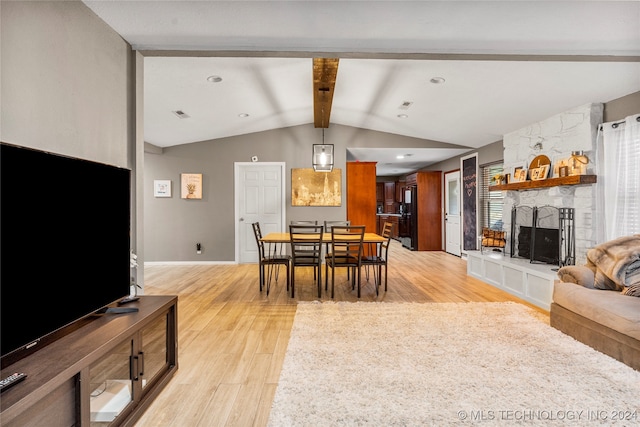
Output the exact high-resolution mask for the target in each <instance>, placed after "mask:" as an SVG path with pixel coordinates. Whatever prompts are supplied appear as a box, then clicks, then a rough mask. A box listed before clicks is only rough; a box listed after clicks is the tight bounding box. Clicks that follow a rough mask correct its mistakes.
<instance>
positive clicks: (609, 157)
mask: <svg viewBox="0 0 640 427" xmlns="http://www.w3.org/2000/svg"><path fill="white" fill-rule="evenodd" d="M598 164H599V167H598V182H599V183H601V187H600V188H601V193H600V194H603V197H602V198H601V201H600V206H599V211H600V212H603V213H604V226H605V227H604V236H602V238H603V239H604V241H608V240H611V239H615V238H617V237H621V236H628V235H631V234H638V233H640V114H636V115H633V116H629V117H627V118H626V119H625V120H624V121H620V122H609V123H603V124H602V126H601V128H600V130H599V132H598Z"/></svg>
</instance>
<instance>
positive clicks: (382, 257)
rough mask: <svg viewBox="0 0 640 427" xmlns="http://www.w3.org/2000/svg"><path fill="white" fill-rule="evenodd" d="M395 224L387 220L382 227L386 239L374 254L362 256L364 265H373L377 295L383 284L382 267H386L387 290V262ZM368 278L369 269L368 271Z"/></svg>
mask: <svg viewBox="0 0 640 427" xmlns="http://www.w3.org/2000/svg"><path fill="white" fill-rule="evenodd" d="M393 226H394V224H393V223H392V222H385V223H384V226H383V228H382V234H381V236H382V237H384V238H385V239H386V240H385V241H384V242H383V243H381V244H379V245H377V250H376V251H375V253H374V254H373V255H367V256H364V257H362V266H363V267H369V266H372V267H373V279H374V282H375V285H376V295H377V294H378V290H379V288H380V286H381V285H382V267H384V291H385V292H386V291H387V264H388V260H389V245H390V244H391V234H392V231H393ZM367 278H368V271H367Z"/></svg>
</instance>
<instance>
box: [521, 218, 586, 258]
mask: <svg viewBox="0 0 640 427" xmlns="http://www.w3.org/2000/svg"><path fill="white" fill-rule="evenodd" d="M573 217H574V209H572V208H556V207H553V206H542V207H530V206H514V207H513V210H512V212H511V257H518V258H526V259H528V260H529V261H530V262H532V263H544V264H552V265H558V266H563V265H573V264H574V263H575V254H574V250H575V235H574V230H575V227H574V223H573Z"/></svg>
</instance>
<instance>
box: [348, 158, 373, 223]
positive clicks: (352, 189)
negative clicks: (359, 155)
mask: <svg viewBox="0 0 640 427" xmlns="http://www.w3.org/2000/svg"><path fill="white" fill-rule="evenodd" d="M347 220H349V221H351V224H353V225H364V226H365V227H366V230H365V231H367V232H375V231H376V229H377V224H376V220H377V218H376V162H347Z"/></svg>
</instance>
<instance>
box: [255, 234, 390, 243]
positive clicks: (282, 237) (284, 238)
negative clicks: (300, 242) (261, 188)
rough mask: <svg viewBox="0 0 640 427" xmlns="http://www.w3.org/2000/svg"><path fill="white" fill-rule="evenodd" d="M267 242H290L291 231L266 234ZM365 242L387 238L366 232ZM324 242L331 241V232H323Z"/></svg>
mask: <svg viewBox="0 0 640 427" xmlns="http://www.w3.org/2000/svg"><path fill="white" fill-rule="evenodd" d="M260 240H262V241H263V242H265V243H289V242H290V237H289V233H286V232H285V233H280V232H271V233H267V234H265V235H264V236H263V237H262V239H260ZM362 241H363V243H365V244H367V243H369V244H381V243H384V242H386V241H387V239H386V238H384V237H382V236H381V235H379V234H376V233H364V238H363V240H362ZM322 243H331V233H322Z"/></svg>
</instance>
